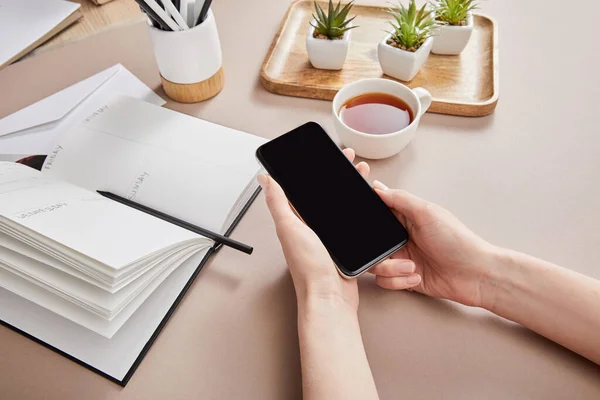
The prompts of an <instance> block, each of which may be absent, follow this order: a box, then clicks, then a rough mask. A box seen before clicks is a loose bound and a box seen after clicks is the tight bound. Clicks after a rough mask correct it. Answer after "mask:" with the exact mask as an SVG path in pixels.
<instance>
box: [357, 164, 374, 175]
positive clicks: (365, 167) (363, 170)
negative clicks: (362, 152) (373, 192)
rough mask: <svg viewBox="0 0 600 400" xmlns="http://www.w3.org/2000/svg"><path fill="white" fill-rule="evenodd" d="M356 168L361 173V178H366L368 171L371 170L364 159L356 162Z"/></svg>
mask: <svg viewBox="0 0 600 400" xmlns="http://www.w3.org/2000/svg"><path fill="white" fill-rule="evenodd" d="M356 169H357V170H358V172H359V173H360V174H361V175H362V177H363V178H365V179H367V178H368V177H369V172H371V167H369V164H367V163H366V162H364V161H361V162H359V163H358V164H356Z"/></svg>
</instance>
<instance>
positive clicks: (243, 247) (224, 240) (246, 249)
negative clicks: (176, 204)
mask: <svg viewBox="0 0 600 400" xmlns="http://www.w3.org/2000/svg"><path fill="white" fill-rule="evenodd" d="M97 192H98V194H99V195H101V196H104V197H106V198H107V199H111V200H114V201H116V202H118V203H121V204H124V205H126V206H129V207H131V208H135V209H136V210H139V211H142V212H144V213H146V214H149V215H152V216H154V217H156V218H159V219H162V220H163V221H167V222H170V223H172V224H173V225H177V226H179V227H181V228H183V229H187V230H188V231H192V232H194V233H197V234H199V235H202V236H205V237H207V238H209V239H212V240H214V241H215V242H217V243H221V244H223V245H225V246H229V247H231V248H233V249H236V250H239V251H241V252H243V253H246V254H252V250H254V249H253V248H252V247H251V246H248V245H247V244H244V243H240V242H238V241H237V240H233V239H231V238H228V237H227V236H223V235H220V234H218V233H214V232H211V231H209V230H207V229H204V228H200V227H199V226H196V225H193V224H190V223H189V222H185V221H183V220H181V219H179V218H175V217H171V216H170V215H167V214H165V213H163V212H160V211H157V210H154V209H152V208H150V207H146V206H143V205H141V204H139V203H136V202H134V201H131V200H129V199H126V198H124V197H121V196H118V195H116V194H114V193H110V192H103V191H101V190H98V191H97Z"/></svg>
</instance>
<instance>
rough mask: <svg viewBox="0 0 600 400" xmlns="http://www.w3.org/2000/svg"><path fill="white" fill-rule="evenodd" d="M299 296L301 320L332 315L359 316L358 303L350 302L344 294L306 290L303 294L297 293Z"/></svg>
mask: <svg viewBox="0 0 600 400" xmlns="http://www.w3.org/2000/svg"><path fill="white" fill-rule="evenodd" d="M297 298H298V319H299V320H300V319H302V320H315V319H321V318H330V317H331V316H344V317H351V318H357V317H358V304H357V305H356V306H355V305H354V304H350V303H349V302H348V301H347V300H346V299H344V296H343V295H342V294H337V293H324V292H322V291H305V292H304V294H303V295H300V294H299V293H297Z"/></svg>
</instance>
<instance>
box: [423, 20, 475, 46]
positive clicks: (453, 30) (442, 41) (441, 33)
mask: <svg viewBox="0 0 600 400" xmlns="http://www.w3.org/2000/svg"><path fill="white" fill-rule="evenodd" d="M472 33H473V14H471V13H469V16H468V17H467V24H466V25H461V26H454V25H441V26H440V27H439V28H438V29H437V32H436V34H435V36H434V38H433V47H432V48H431V52H432V53H433V54H441V55H457V54H460V53H461V52H462V51H463V50H464V49H465V47H467V43H469V39H470V38H471V34H472Z"/></svg>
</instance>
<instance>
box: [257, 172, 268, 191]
mask: <svg viewBox="0 0 600 400" xmlns="http://www.w3.org/2000/svg"><path fill="white" fill-rule="evenodd" d="M256 180H257V181H258V184H259V185H260V186H261V187H262V188H263V189H264V188H266V187H267V184H268V183H269V178H268V177H267V175H265V174H260V175H258V176H257V177H256Z"/></svg>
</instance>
